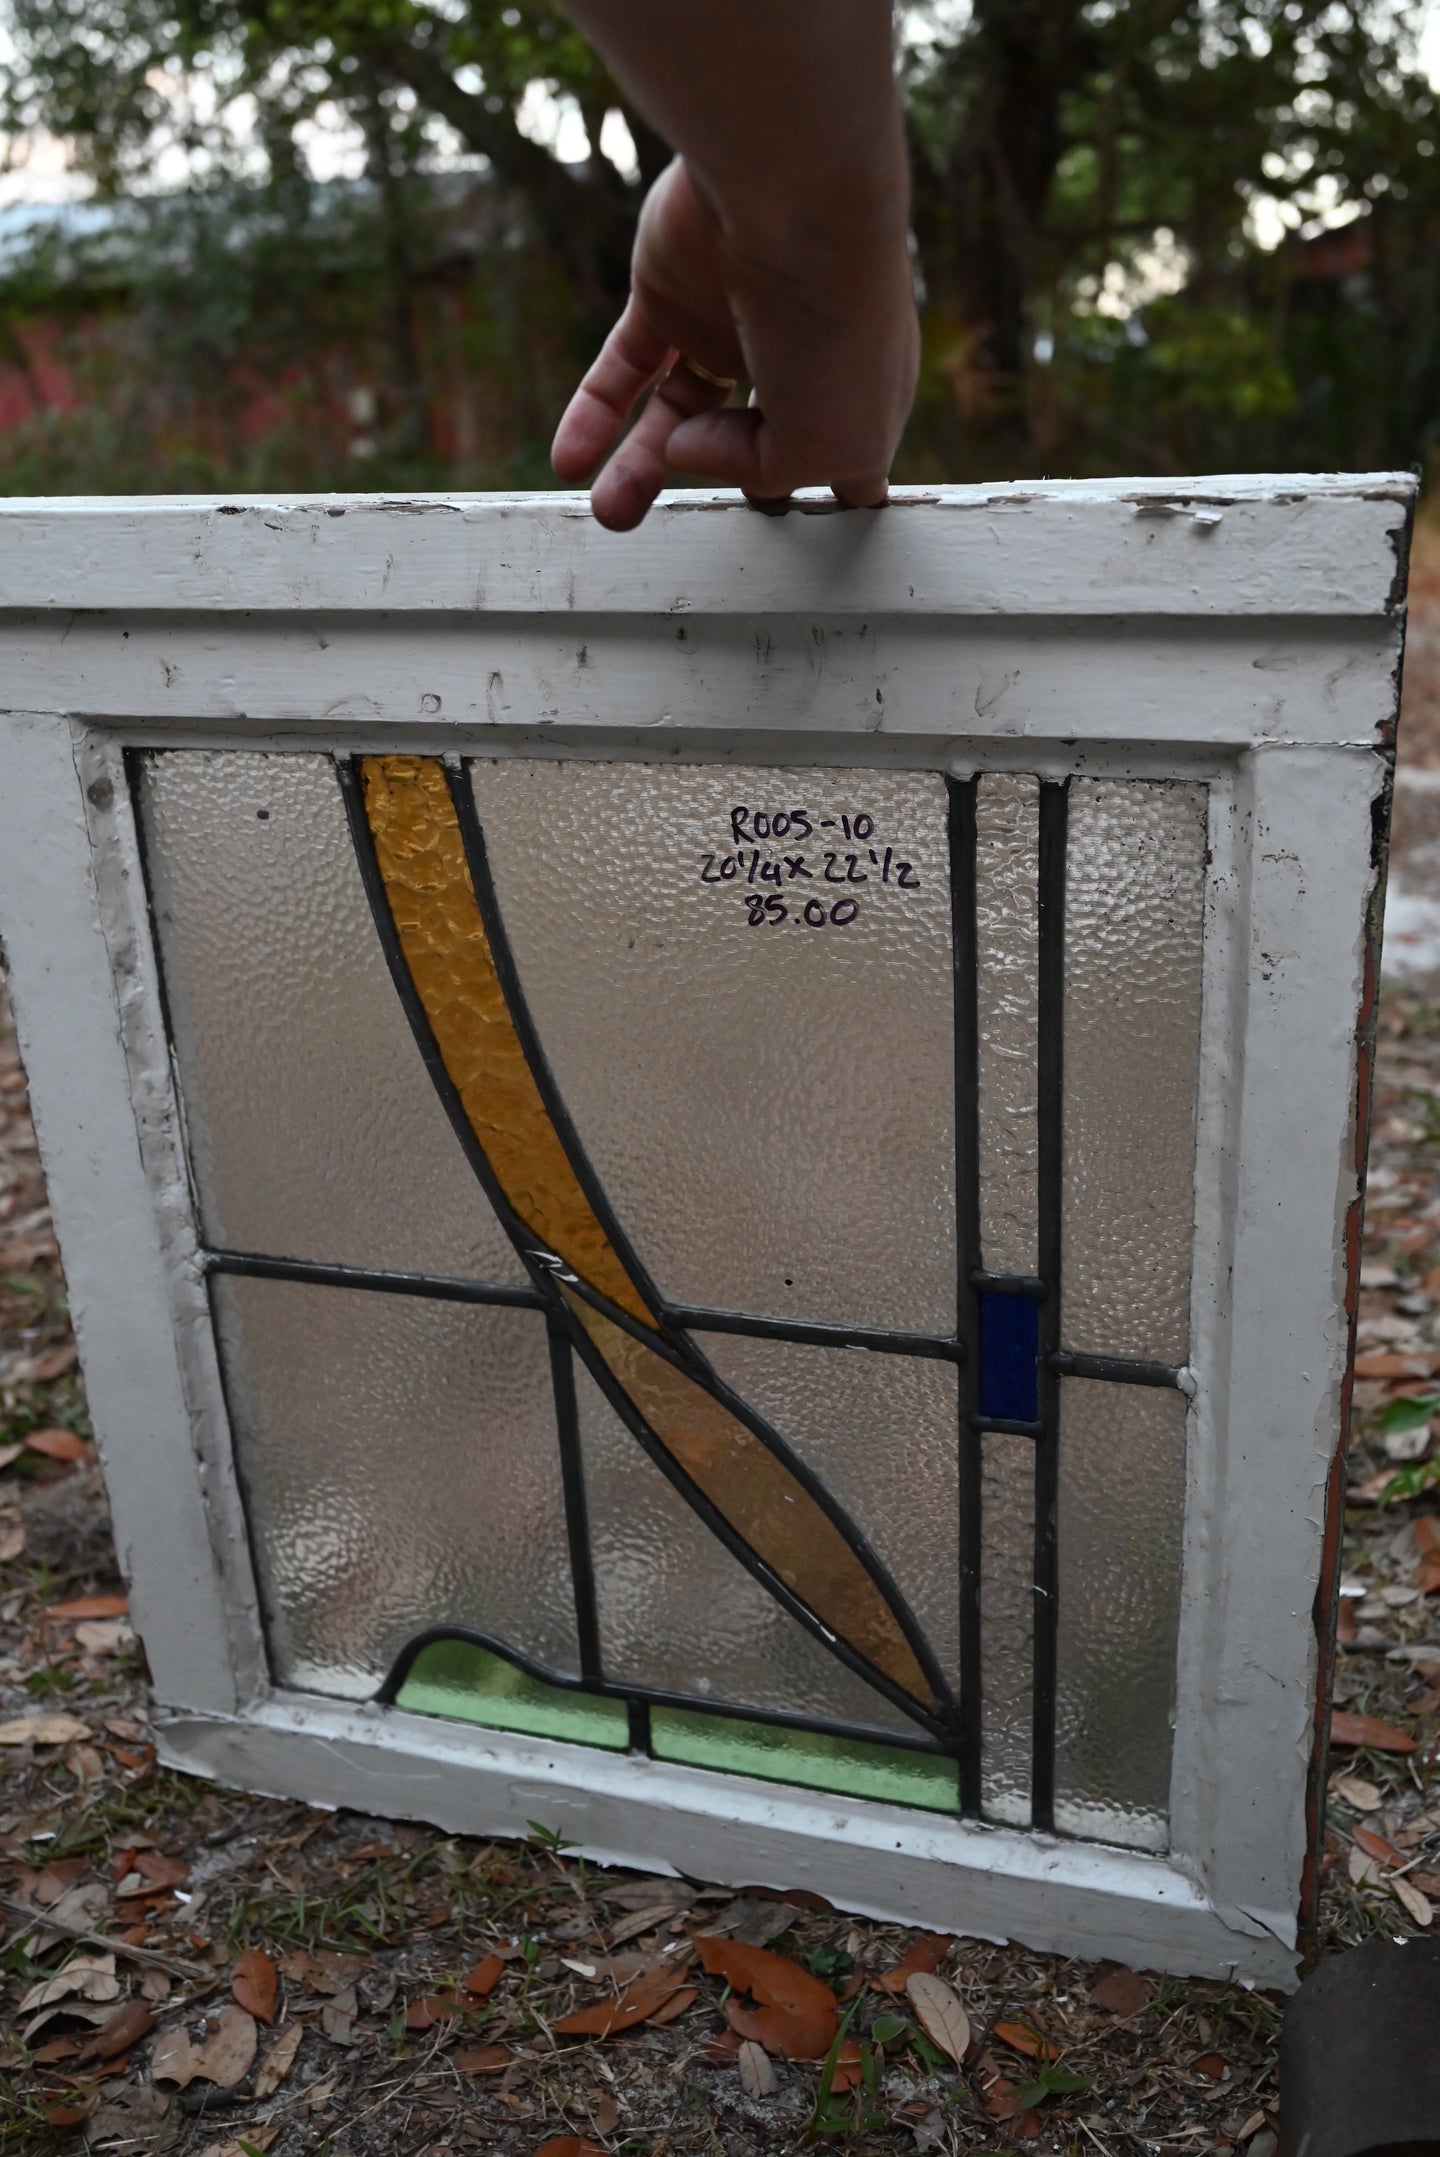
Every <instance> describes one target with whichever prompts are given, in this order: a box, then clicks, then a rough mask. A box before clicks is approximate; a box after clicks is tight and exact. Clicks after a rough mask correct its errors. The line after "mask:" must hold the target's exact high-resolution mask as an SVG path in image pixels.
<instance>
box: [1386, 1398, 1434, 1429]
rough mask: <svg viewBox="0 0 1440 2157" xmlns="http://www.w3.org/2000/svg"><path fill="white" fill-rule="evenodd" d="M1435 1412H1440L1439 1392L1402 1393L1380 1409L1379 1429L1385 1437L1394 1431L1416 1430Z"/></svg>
mask: <svg viewBox="0 0 1440 2157" xmlns="http://www.w3.org/2000/svg"><path fill="white" fill-rule="evenodd" d="M1436 1413H1440V1394H1435V1393H1429V1394H1425V1395H1420V1394H1402V1395H1401V1396H1400V1398H1399V1399H1398V1400H1394V1401H1387V1403H1386V1405H1385V1407H1384V1408H1383V1409H1382V1410H1381V1412H1380V1429H1381V1431H1382V1432H1383V1433H1384V1435H1385V1436H1386V1437H1389V1436H1390V1434H1391V1433H1392V1432H1394V1431H1416V1430H1419V1429H1420V1427H1421V1426H1422V1424H1425V1423H1428V1422H1429V1421H1430V1418H1431V1417H1432V1416H1433V1415H1435V1414H1436Z"/></svg>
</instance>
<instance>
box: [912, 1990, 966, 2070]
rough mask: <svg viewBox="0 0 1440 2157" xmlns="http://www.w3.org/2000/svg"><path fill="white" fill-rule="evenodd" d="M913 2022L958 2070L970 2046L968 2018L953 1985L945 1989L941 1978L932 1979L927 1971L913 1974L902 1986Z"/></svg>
mask: <svg viewBox="0 0 1440 2157" xmlns="http://www.w3.org/2000/svg"><path fill="white" fill-rule="evenodd" d="M905 1990H906V1992H907V1994H908V1995H909V1999H910V2005H911V2006H912V2007H913V2008H914V2010H915V2019H916V2021H917V2022H918V2023H919V2025H920V2027H921V2029H922V2030H923V2031H924V2032H925V2035H926V2036H927V2037H928V2038H929V2039H930V2042H931V2043H932V2044H935V2045H938V2046H939V2047H940V2050H941V2051H942V2052H946V2053H948V2054H949V2055H950V2058H951V2059H952V2060H953V2061H954V2062H955V2064H956V2066H957V2067H958V2066H959V2065H960V2063H961V2061H962V2060H963V2059H964V2057H965V2055H966V2053H967V2052H968V2051H969V2050H970V2046H971V2043H972V2038H971V2033H970V2017H969V2016H968V2015H967V2014H966V2012H965V2010H964V2008H963V2007H962V2006H961V2005H960V1995H959V1994H958V1993H957V1992H956V1990H955V1987H954V1986H953V1985H947V1984H946V1982H945V1980H944V1978H943V1977H935V1976H932V1975H931V1973H930V1972H929V1971H928V1970H917V1971H916V1972H915V1974H914V1976H913V1977H911V1978H910V1979H909V1980H908V1981H907V1983H906V1986H905Z"/></svg>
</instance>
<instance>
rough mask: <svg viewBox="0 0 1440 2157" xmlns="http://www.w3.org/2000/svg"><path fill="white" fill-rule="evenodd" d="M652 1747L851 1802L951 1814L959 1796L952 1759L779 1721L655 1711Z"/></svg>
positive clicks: (690, 1761) (664, 1756) (660, 1756)
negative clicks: (789, 1726)
mask: <svg viewBox="0 0 1440 2157" xmlns="http://www.w3.org/2000/svg"><path fill="white" fill-rule="evenodd" d="M650 1742H651V1749H652V1750H653V1752H654V1754H655V1758H656V1759H657V1760H679V1761H684V1762H685V1763H686V1764H687V1765H689V1766H691V1767H699V1768H718V1769H720V1770H722V1771H723V1772H726V1773H729V1774H732V1775H758V1776H761V1777H763V1778H764V1779H765V1780H766V1781H769V1782H782V1783H800V1784H802V1785H804V1786H805V1787H807V1788H809V1789H812V1790H834V1791H837V1792H839V1793H840V1795H841V1796H844V1797H857V1798H879V1799H881V1800H882V1801H884V1802H887V1803H889V1804H892V1805H924V1806H928V1807H929V1808H930V1809H931V1810H932V1811H942V1812H948V1811H952V1810H953V1809H954V1808H955V1807H956V1806H957V1805H958V1803H959V1798H960V1790H959V1775H958V1772H957V1769H956V1766H955V1762H954V1761H953V1760H938V1759H935V1758H934V1757H933V1756H931V1755H929V1754H926V1753H912V1752H902V1751H900V1750H899V1749H898V1748H897V1747H896V1746H893V1745H867V1744H865V1743H864V1742H863V1741H862V1740H860V1739H857V1738H835V1737H820V1736H816V1735H814V1734H813V1733H812V1732H810V1731H806V1730H784V1729H780V1728H777V1726H776V1725H775V1724H774V1723H747V1722H741V1721H739V1720H738V1719H737V1718H735V1717H733V1716H728V1715H705V1714H697V1713H693V1712H691V1711H689V1710H687V1709H684V1708H655V1709H653V1710H652V1712H651V1717H650Z"/></svg>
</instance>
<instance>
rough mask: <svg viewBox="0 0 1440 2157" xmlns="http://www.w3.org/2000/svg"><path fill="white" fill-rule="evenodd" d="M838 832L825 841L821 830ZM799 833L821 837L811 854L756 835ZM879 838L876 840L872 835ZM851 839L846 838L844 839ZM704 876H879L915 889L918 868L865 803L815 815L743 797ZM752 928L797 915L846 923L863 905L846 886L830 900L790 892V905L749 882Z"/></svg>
mask: <svg viewBox="0 0 1440 2157" xmlns="http://www.w3.org/2000/svg"><path fill="white" fill-rule="evenodd" d="M831 832H833V833H837V834H838V838H837V839H836V840H834V841H832V842H831V843H829V844H827V843H826V840H825V838H824V837H823V836H822V835H823V834H826V833H831ZM785 839H788V840H790V841H792V842H794V841H799V842H800V844H801V845H802V846H803V845H804V844H805V843H806V842H808V841H809V840H812V839H815V840H817V848H816V849H814V850H812V851H811V852H810V853H809V854H805V853H793V854H791V853H783V852H782V853H780V854H778V855H771V854H762V852H761V850H760V847H759V846H758V845H757V844H756V843H755V842H756V841H757V840H785ZM872 840H873V841H874V842H875V843H874V844H873V845H872V844H871V843H870V842H871V841H872ZM847 842H848V846H847ZM700 882H701V883H702V884H741V885H749V886H754V885H758V884H771V885H775V886H777V887H778V886H780V885H783V884H793V883H799V882H806V883H824V884H845V885H855V884H878V885H879V886H881V887H882V888H886V889H889V890H892V891H918V890H919V889H920V876H919V872H918V870H917V869H916V867H915V864H914V863H913V862H911V861H907V860H903V859H902V858H901V857H900V855H899V854H898V852H897V850H896V848H895V847H894V846H893V845H886V844H885V843H884V842H883V840H882V839H881V838H880V837H879V836H877V834H876V830H875V819H874V817H873V816H870V815H868V814H867V813H866V812H865V811H864V810H860V811H859V812H858V813H857V814H855V815H853V816H851V815H849V814H840V815H836V816H821V817H817V816H813V815H812V814H811V813H810V811H809V810H808V809H777V810H774V811H770V810H765V809H752V808H750V807H748V806H746V805H743V804H742V805H740V806H738V807H736V808H733V809H732V810H731V811H730V849H729V851H728V852H725V853H719V852H717V853H713V854H707V855H706V856H705V859H704V861H703V862H702V863H701V865H700ZM740 896H741V897H743V898H744V900H745V904H746V907H747V908H748V925H749V927H751V928H752V929H758V928H763V927H766V926H770V927H778V926H779V925H780V923H782V922H785V921H793V922H794V923H796V924H797V926H799V925H803V926H804V927H806V928H812V929H823V928H826V927H832V928H837V929H842V928H848V927H849V925H850V923H851V922H852V921H855V920H856V919H857V918H858V916H859V913H860V901H859V899H858V898H857V897H855V896H854V895H853V893H850V892H847V894H846V896H845V897H844V898H841V899H835V900H830V899H828V898H822V897H821V896H820V895H819V893H814V894H811V895H809V896H806V897H804V898H803V899H802V897H801V895H800V894H799V893H798V892H796V893H792V894H791V895H790V896H791V899H792V900H793V902H794V903H793V905H787V903H786V901H785V900H784V899H781V898H778V897H777V896H776V895H775V893H774V892H769V893H766V892H762V891H758V890H753V889H752V890H744V891H742V892H741V893H740Z"/></svg>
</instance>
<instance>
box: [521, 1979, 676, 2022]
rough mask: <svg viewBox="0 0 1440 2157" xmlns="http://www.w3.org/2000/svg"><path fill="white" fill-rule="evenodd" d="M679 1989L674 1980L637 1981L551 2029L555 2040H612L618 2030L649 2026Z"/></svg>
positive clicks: (577, 2009)
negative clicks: (599, 2038) (640, 2025)
mask: <svg viewBox="0 0 1440 2157" xmlns="http://www.w3.org/2000/svg"><path fill="white" fill-rule="evenodd" d="M679 1989H680V1988H679V1986H678V1985H677V1984H676V1982H675V1980H674V1979H673V1978H669V1977H653V1976H646V1977H637V1978H635V1979H633V1980H632V1982H631V1983H630V1984H628V1985H627V1986H626V1987H625V1989H624V1991H623V1992H618V1993H615V1994H613V1995H612V1997H611V1998H610V1999H608V2000H597V2001H596V2002H595V2004H594V2005H593V2006H592V2007H577V2008H576V2009H575V2010H574V2012H573V2013H571V2014H568V2015H562V2016H561V2017H560V2020H559V2021H558V2022H554V2023H552V2024H551V2025H550V2026H551V2028H552V2029H553V2030H554V2031H555V2033H556V2035H557V2036H558V2037H613V2036H614V2035H615V2033H616V2032H617V2031H618V2030H631V2029H633V2028H634V2027H635V2025H636V2023H637V2022H649V2021H650V2019H651V2018H652V2016H654V2015H655V2014H656V2013H657V2011H658V2010H659V2009H661V2008H663V2007H664V2006H666V2005H667V2003H668V2002H669V2001H670V2000H671V1999H672V1998H673V1997H674V1995H675V1993H676V1992H677V1991H679ZM691 1997H692V1998H693V1997H694V1994H693V1992H692V1993H691Z"/></svg>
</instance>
